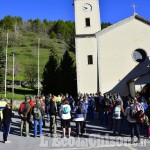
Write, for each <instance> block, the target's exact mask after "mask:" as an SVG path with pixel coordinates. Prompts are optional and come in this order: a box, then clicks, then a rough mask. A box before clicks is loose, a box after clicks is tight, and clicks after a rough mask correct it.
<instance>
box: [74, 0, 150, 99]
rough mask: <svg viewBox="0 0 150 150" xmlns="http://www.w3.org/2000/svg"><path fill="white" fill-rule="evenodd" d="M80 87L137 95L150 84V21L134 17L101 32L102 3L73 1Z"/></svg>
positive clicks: (86, 91) (85, 91) (87, 90)
mask: <svg viewBox="0 0 150 150" xmlns="http://www.w3.org/2000/svg"><path fill="white" fill-rule="evenodd" d="M74 8H75V27H76V36H75V45H76V64H77V88H78V92H80V93H96V92H99V91H101V92H102V93H105V92H112V93H120V94H121V95H124V94H129V93H130V94H131V95H133V96H134V95H135V91H136V90H138V89H137V88H139V87H141V86H143V85H145V84H149V83H150V77H149V76H150V73H149V72H150V61H149V56H150V21H149V20H147V19H145V18H143V17H141V16H139V15H138V14H136V13H134V14H133V15H132V16H130V17H128V18H126V19H124V20H122V21H120V22H118V23H116V24H113V25H111V26H109V27H107V28H105V29H103V30H101V22H100V7H99V0H74Z"/></svg>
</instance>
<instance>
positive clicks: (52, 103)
mask: <svg viewBox="0 0 150 150" xmlns="http://www.w3.org/2000/svg"><path fill="white" fill-rule="evenodd" d="M49 114H50V134H51V137H53V136H54V134H56V128H57V126H56V115H57V107H56V96H53V97H52V98H51V99H50V109H49Z"/></svg>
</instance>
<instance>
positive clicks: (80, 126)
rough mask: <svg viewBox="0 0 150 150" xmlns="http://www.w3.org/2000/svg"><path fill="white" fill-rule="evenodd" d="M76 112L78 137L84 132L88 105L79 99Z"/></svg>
mask: <svg viewBox="0 0 150 150" xmlns="http://www.w3.org/2000/svg"><path fill="white" fill-rule="evenodd" d="M74 112H75V118H74V121H75V122H76V134H77V137H79V134H80V133H81V136H83V133H84V121H85V116H84V114H85V113H86V106H85V105H84V104H83V103H81V101H78V102H77V103H76V106H75V107H74Z"/></svg>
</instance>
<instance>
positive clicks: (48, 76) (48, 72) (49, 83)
mask: <svg viewBox="0 0 150 150" xmlns="http://www.w3.org/2000/svg"><path fill="white" fill-rule="evenodd" d="M57 60H58V59H57V56H56V53H55V48H54V47H51V49H50V55H49V59H48V62H47V63H46V65H45V68H44V71H43V81H42V82H41V83H42V85H43V91H42V93H43V94H50V93H51V94H57V75H56V74H57V67H58V61H57Z"/></svg>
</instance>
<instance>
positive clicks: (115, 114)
mask: <svg viewBox="0 0 150 150" xmlns="http://www.w3.org/2000/svg"><path fill="white" fill-rule="evenodd" d="M120 116H121V108H120V107H119V106H116V107H115V109H114V111H113V117H114V118H120Z"/></svg>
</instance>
